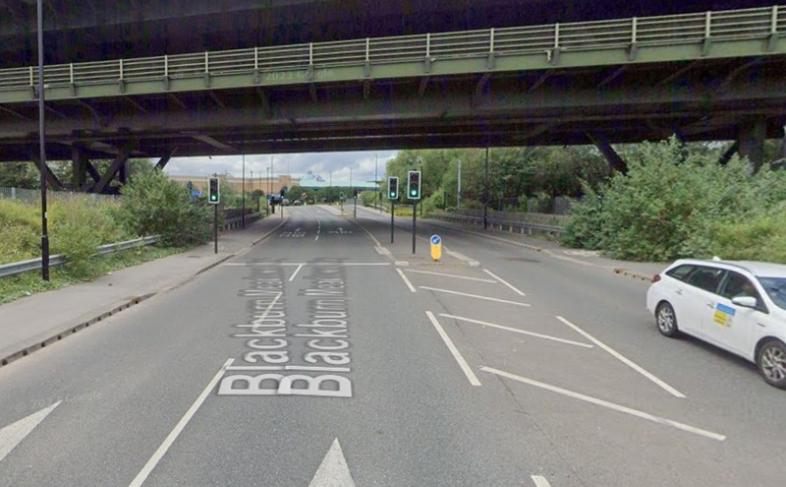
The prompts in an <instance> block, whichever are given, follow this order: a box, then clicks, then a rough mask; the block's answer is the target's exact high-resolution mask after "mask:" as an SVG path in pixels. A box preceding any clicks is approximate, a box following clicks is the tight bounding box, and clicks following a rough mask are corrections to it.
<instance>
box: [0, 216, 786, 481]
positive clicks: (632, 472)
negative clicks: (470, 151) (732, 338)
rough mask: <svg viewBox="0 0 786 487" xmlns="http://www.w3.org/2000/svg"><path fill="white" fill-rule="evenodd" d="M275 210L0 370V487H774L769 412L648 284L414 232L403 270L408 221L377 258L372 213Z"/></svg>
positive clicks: (766, 402) (732, 363) (780, 403)
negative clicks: (212, 253)
mask: <svg viewBox="0 0 786 487" xmlns="http://www.w3.org/2000/svg"><path fill="white" fill-rule="evenodd" d="M287 211H288V215H289V217H288V219H287V220H286V223H285V224H284V225H283V226H282V227H280V228H278V229H276V230H275V232H274V233H273V234H272V235H271V236H270V237H269V238H267V239H265V240H264V241H263V242H261V243H260V244H258V245H255V246H253V247H251V248H250V250H248V251H247V252H244V253H239V254H237V255H235V256H234V257H231V258H229V259H227V260H226V261H224V262H221V263H220V264H218V265H216V266H214V267H213V268H211V269H210V270H208V271H205V272H202V273H200V274H199V275H197V276H195V277H193V278H192V279H190V280H189V281H188V282H186V283H185V284H183V285H180V286H178V287H176V288H173V289H171V290H169V291H167V292H161V293H158V294H156V295H155V296H153V297H151V298H149V299H147V300H145V301H143V302H141V303H140V304H138V305H136V306H134V307H132V308H130V309H129V310H126V311H124V312H122V313H119V314H116V315H114V316H111V317H109V318H107V319H106V320H105V322H104V323H103V324H102V325H101V326H96V327H89V328H87V329H85V330H83V331H81V332H80V333H78V334H76V335H75V336H74V337H73V338H70V339H68V340H62V341H59V342H57V343H54V344H52V345H51V346H47V347H46V348H45V349H43V350H39V351H37V352H36V353H34V354H32V355H30V356H28V357H24V358H23V359H20V360H17V361H15V362H13V363H11V364H9V365H7V366H5V367H0V485H1V486H14V487H17V486H48V485H58V486H59V485H79V486H86V485H87V486H92V485H121V486H122V485H127V486H133V487H138V486H141V485H145V486H170V485H189V486H191V485H222V486H223V485H264V486H309V487H320V486H370V485H374V486H432V485H435V486H442V485H444V486H464V485H466V486H477V485H483V486H486V485H489V486H535V487H544V486H554V487H557V486H595V485H603V486H630V485H637V486H662V485H691V486H694V485H695V486H726V485H728V486H736V485H778V484H780V483H782V479H783V478H784V475H786V466H785V465H784V463H783V460H782V458H781V457H782V455H780V452H781V451H782V446H783V438H782V436H783V428H779V427H778V425H782V424H783V413H782V411H783V410H784V406H786V394H784V393H783V391H781V390H778V389H775V388H772V387H770V386H768V385H766V384H765V383H764V381H763V380H761V379H760V378H759V377H758V375H757V372H756V370H755V367H753V366H752V365H751V364H748V363H746V362H744V361H743V360H741V359H736V358H734V357H733V356H731V355H730V354H727V353H725V352H721V351H719V350H717V349H714V348H712V347H710V346H708V345H704V344H702V343H700V342H698V341H696V340H692V339H688V338H685V339H678V340H674V339H667V338H664V337H662V336H660V335H659V333H658V332H657V330H656V327H655V324H654V320H653V319H652V317H651V316H650V315H649V313H648V312H647V311H646V310H645V309H644V295H645V292H646V289H647V283H645V282H643V281H641V280H637V279H628V278H621V277H620V276H618V275H615V274H614V272H612V271H610V270H609V269H607V268H604V267H602V266H596V265H585V264H582V263H580V262H577V261H576V260H575V259H573V258H572V257H576V256H571V255H565V256H566V257H571V258H570V259H563V258H561V257H562V255H559V253H555V255H558V256H559V257H555V256H554V255H552V254H550V253H544V252H543V251H542V250H541V251H539V250H536V249H530V248H526V247H523V246H520V245H517V244H513V243H509V242H505V241H502V240H495V239H491V238H488V236H484V235H476V234H474V233H468V232H466V231H464V230H459V229H450V228H447V227H445V226H438V225H437V224H436V223H432V222H429V221H421V222H419V226H418V232H417V239H416V241H415V242H416V253H415V254H414V255H413V254H412V253H411V248H410V246H411V235H410V233H409V231H408V230H409V228H408V226H407V225H406V223H405V222H404V221H403V220H402V221H401V227H397V228H396V229H395V230H396V234H395V242H394V243H391V242H390V228H389V219H388V218H386V216H384V215H380V214H378V213H375V212H372V211H367V210H364V209H360V208H359V209H358V217H357V219H353V218H351V208H350V207H345V210H344V214H343V215H342V214H341V212H340V211H339V210H338V209H337V208H334V207H327V206H319V207H313V206H309V207H297V208H292V209H287ZM433 233H439V234H440V235H441V236H442V237H443V241H444V243H445V246H446V252H445V255H444V256H443V259H442V260H441V261H439V262H435V261H433V260H432V259H431V258H430V257H429V255H428V240H427V238H428V237H429V236H430V235H431V234H433ZM550 250H551V249H550ZM582 258H583V257H580V256H579V261H580V260H581V259H582ZM0 312H2V311H0ZM46 313H47V308H41V310H40V314H46Z"/></svg>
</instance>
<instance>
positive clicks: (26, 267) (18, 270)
mask: <svg viewBox="0 0 786 487" xmlns="http://www.w3.org/2000/svg"><path fill="white" fill-rule="evenodd" d="M158 239H159V237H158V235H153V236H150V237H142V238H135V239H133V240H126V241H125V242H117V243H112V244H106V245H100V246H98V247H97V248H96V254H98V255H107V254H111V253H113V252H121V251H123V250H128V249H133V248H136V247H144V246H146V245H153V244H154V243H156V242H158ZM65 262H66V257H65V256H64V255H60V254H57V255H52V256H50V257H49V265H50V266H51V267H59V266H62V265H63V264H65ZM39 269H41V258H36V259H29V260H23V261H19V262H12V263H10V264H3V265H0V277H8V276H15V275H18V274H23V273H25V272H30V271H35V270H39Z"/></svg>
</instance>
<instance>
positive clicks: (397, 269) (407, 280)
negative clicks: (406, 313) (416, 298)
mask: <svg viewBox="0 0 786 487" xmlns="http://www.w3.org/2000/svg"><path fill="white" fill-rule="evenodd" d="M396 272H398V275H399V276H401V279H403V280H404V284H406V285H407V287H408V288H409V290H410V291H412V292H413V293H415V292H417V290H416V289H415V286H413V285H412V283H411V282H409V279H407V276H405V275H404V273H403V272H401V269H399V268H398V267H396Z"/></svg>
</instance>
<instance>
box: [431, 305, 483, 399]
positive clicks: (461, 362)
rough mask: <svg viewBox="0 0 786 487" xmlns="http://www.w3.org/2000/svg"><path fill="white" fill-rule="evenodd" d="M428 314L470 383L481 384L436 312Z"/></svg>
mask: <svg viewBox="0 0 786 487" xmlns="http://www.w3.org/2000/svg"><path fill="white" fill-rule="evenodd" d="M426 316H428V319H429V321H431V324H432V325H434V328H436V330H437V333H438V334H439V336H440V337H441V338H442V341H443V342H445V345H446V346H447V347H448V350H450V353H451V355H453V358H454V359H455V360H456V362H457V363H458V365H459V367H460V368H461V370H462V371H463V372H464V375H466V376H467V380H469V383H470V384H472V385H473V386H479V385H481V383H480V380H478V376H476V375H475V372H473V371H472V369H471V368H470V367H469V364H467V361H466V360H464V357H462V356H461V352H459V351H458V349H457V348H456V345H454V344H453V340H451V339H450V337H449V336H448V334H447V333H445V329H444V328H442V325H440V324H439V321H437V318H436V316H434V313H432V312H431V311H426Z"/></svg>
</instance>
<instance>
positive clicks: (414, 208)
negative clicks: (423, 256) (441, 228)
mask: <svg viewBox="0 0 786 487" xmlns="http://www.w3.org/2000/svg"><path fill="white" fill-rule="evenodd" d="M417 210H418V201H417V200H415V202H414V203H413V204H412V255H415V226H416V225H417V221H418V217H417V215H418V211H417Z"/></svg>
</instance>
